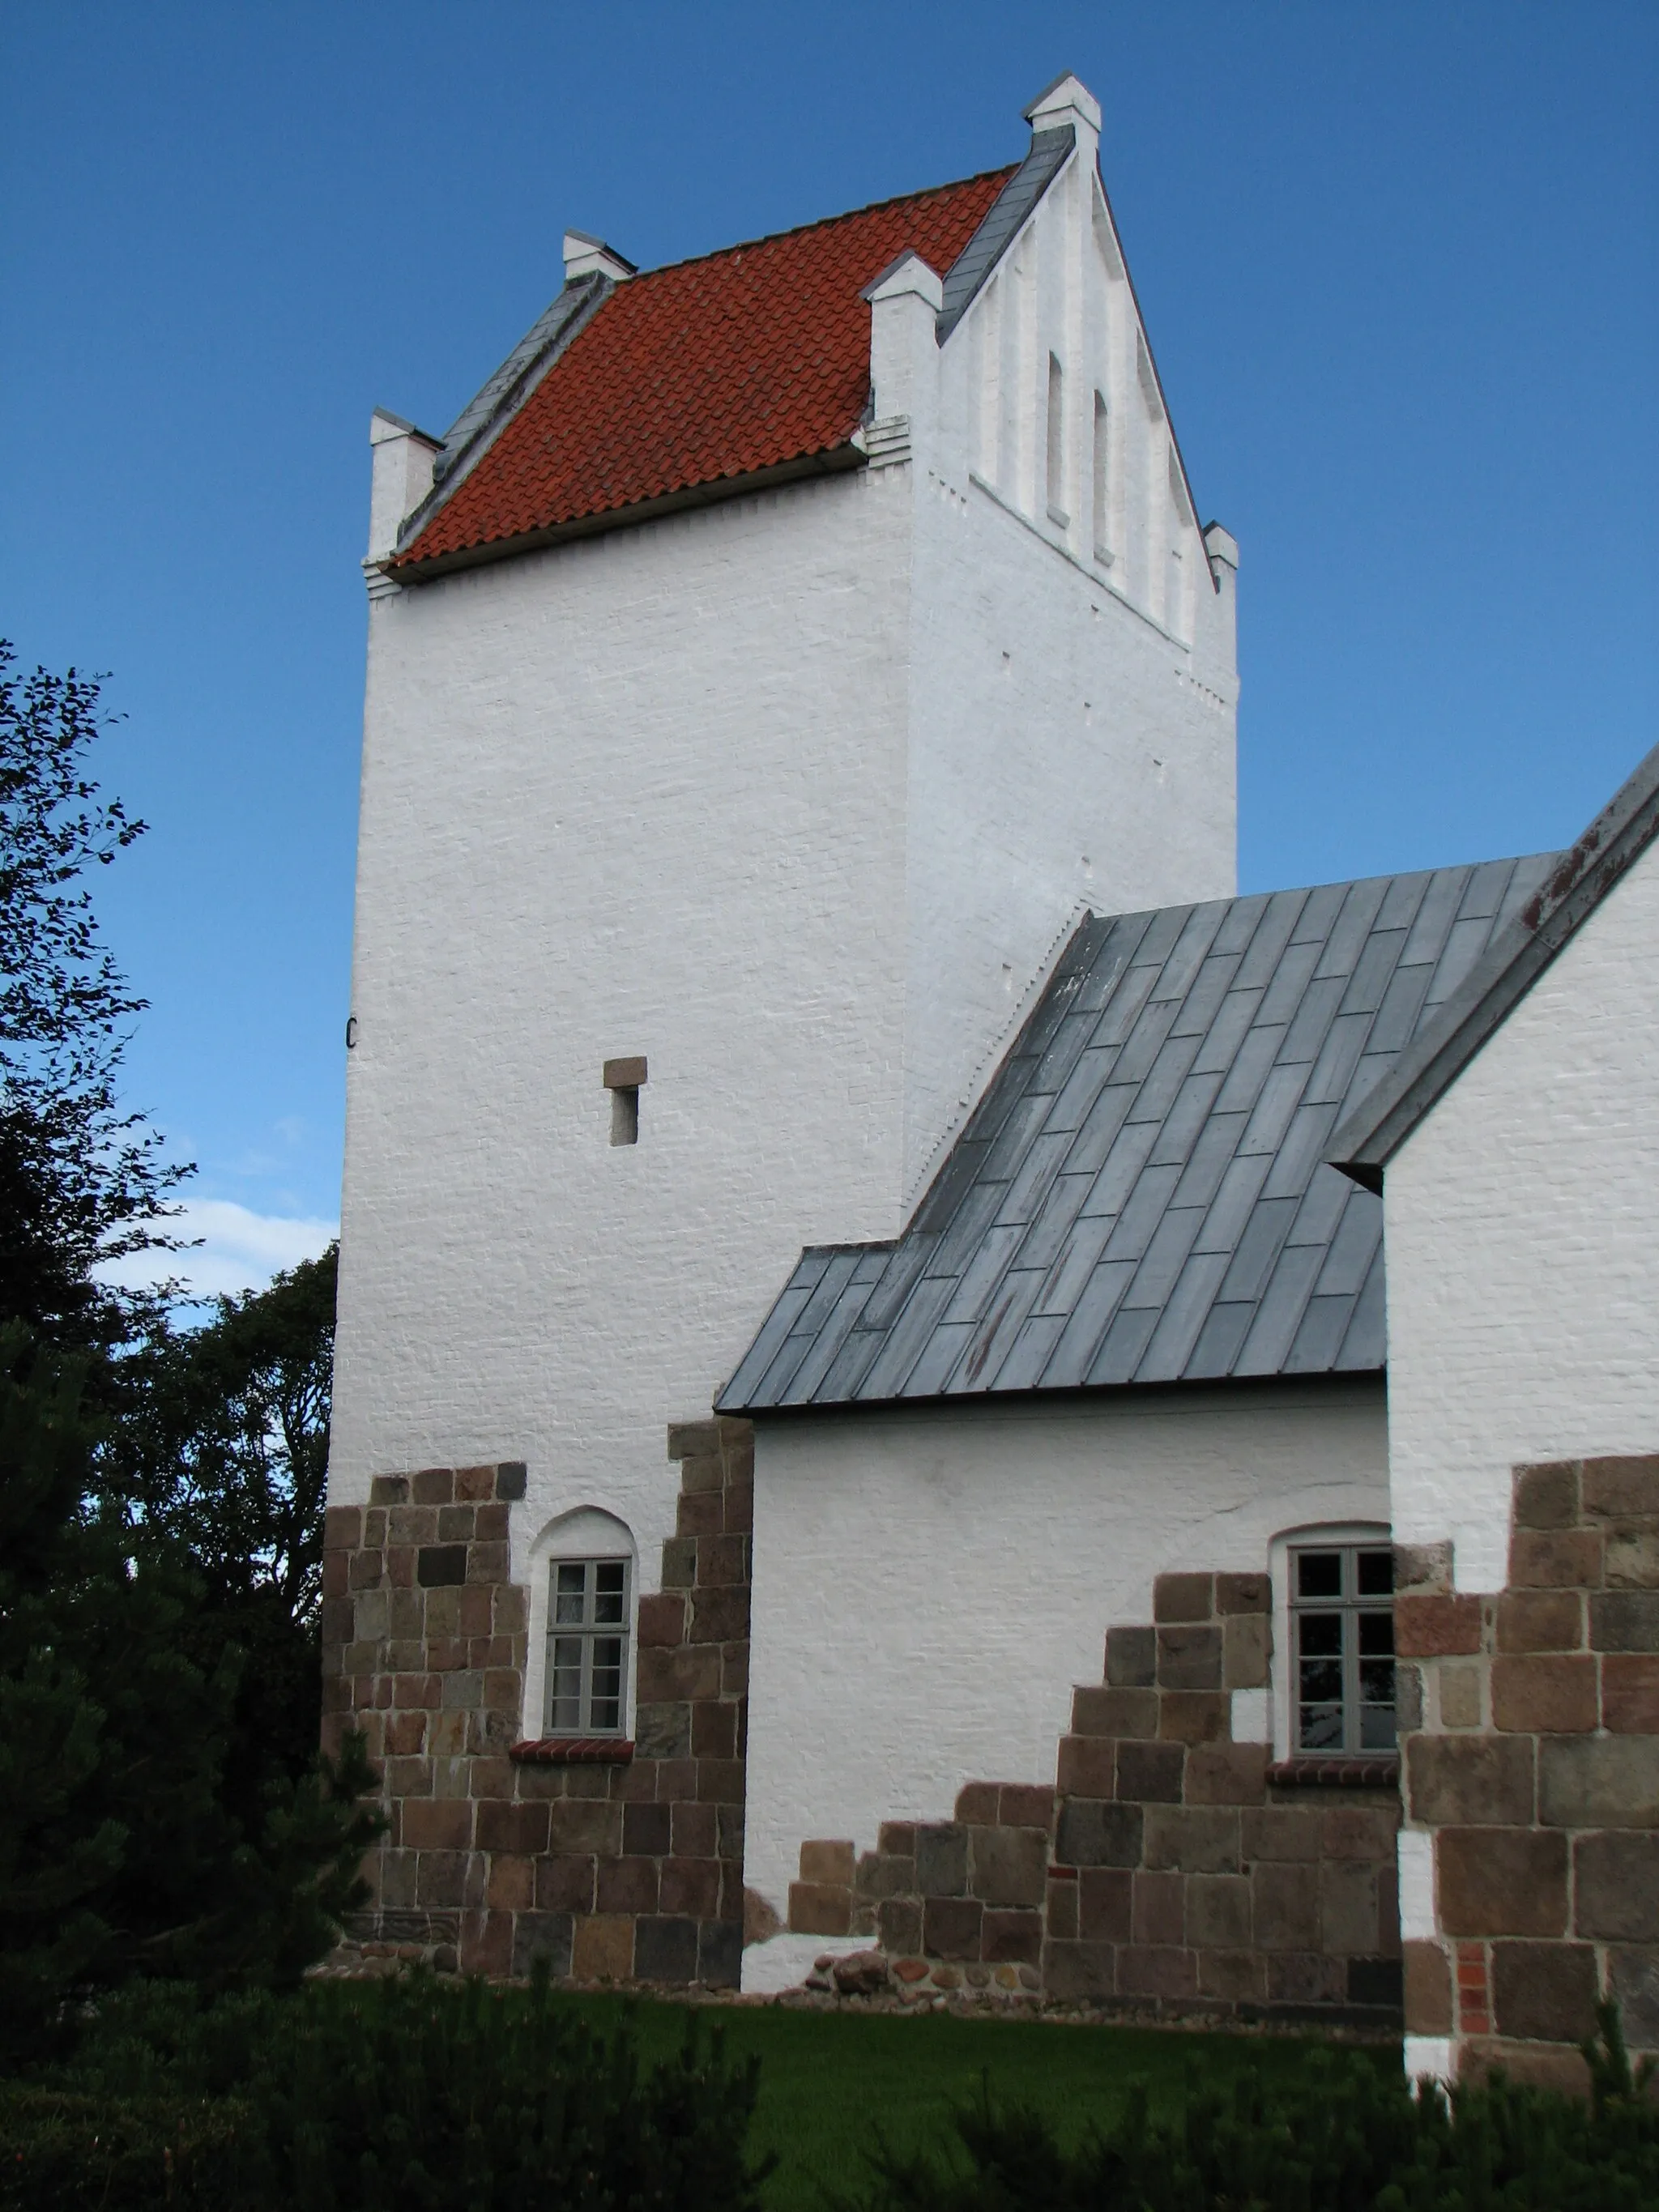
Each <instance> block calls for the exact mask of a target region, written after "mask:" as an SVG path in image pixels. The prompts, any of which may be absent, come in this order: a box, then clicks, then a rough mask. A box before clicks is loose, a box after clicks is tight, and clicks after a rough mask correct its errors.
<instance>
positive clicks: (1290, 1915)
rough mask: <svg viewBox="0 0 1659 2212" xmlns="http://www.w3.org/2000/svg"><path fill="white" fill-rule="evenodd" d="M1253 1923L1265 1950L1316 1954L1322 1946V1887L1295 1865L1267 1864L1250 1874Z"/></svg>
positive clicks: (1259, 1941) (1256, 1935)
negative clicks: (1320, 1917)
mask: <svg viewBox="0 0 1659 2212" xmlns="http://www.w3.org/2000/svg"><path fill="white" fill-rule="evenodd" d="M1250 1882H1251V1887H1252V1888H1253V1890H1254V1892H1255V1896H1254V1900H1253V1905H1252V1914H1251V1924H1252V1926H1253V1927H1254V1928H1255V1942H1256V1948H1257V1949H1258V1950H1261V1951H1314V1950H1316V1949H1317V1948H1318V1944H1319V1884H1318V1883H1317V1881H1310V1880H1309V1878H1308V1875H1307V1873H1306V1871H1305V1870H1304V1869H1303V1868H1302V1867H1300V1866H1297V1865H1294V1864H1288V1865H1279V1864H1273V1863H1262V1864H1260V1865H1257V1866H1256V1867H1255V1868H1254V1869H1252V1871H1251V1875H1250Z"/></svg>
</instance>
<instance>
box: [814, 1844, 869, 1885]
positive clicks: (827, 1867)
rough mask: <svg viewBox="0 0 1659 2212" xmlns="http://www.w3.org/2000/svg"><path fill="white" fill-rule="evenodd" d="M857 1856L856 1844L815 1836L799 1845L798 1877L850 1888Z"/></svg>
mask: <svg viewBox="0 0 1659 2212" xmlns="http://www.w3.org/2000/svg"><path fill="white" fill-rule="evenodd" d="M857 1856H858V1849H857V1846H856V1844H850V1843H847V1842H844V1841H842V1840H840V1839H836V1840H834V1841H831V1840H829V1839H828V1838H821V1837H815V1838H813V1839H812V1840H811V1842H809V1843H805V1844H802V1845H801V1847H800V1878H801V1880H802V1881H811V1882H829V1883H830V1884H832V1885H833V1886H834V1887H836V1888H838V1889H850V1888H851V1887H852V1886H853V1869H854V1860H855V1859H856V1857H857Z"/></svg>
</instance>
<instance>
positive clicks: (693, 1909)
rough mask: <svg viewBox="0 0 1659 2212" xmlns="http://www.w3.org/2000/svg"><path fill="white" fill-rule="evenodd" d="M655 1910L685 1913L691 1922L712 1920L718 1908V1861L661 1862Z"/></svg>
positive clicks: (667, 1860) (677, 1860)
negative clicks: (656, 1908)
mask: <svg viewBox="0 0 1659 2212" xmlns="http://www.w3.org/2000/svg"><path fill="white" fill-rule="evenodd" d="M658 1905H659V1910H660V1911H664V1912H671V1913H685V1914H689V1915H690V1917H691V1918H692V1919H693V1920H712V1919H714V1917H716V1915H717V1914H718V1913H719V1911H720V1861H719V1860H718V1859H665V1860H664V1861H663V1863H662V1869H661V1881H660V1884H659V1891H658Z"/></svg>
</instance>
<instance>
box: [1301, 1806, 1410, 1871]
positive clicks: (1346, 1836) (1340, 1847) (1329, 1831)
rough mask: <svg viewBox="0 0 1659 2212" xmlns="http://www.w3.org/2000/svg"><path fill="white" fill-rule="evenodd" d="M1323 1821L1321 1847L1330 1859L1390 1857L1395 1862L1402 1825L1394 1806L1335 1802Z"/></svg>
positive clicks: (1322, 1818) (1390, 1862) (1323, 1813)
mask: <svg viewBox="0 0 1659 2212" xmlns="http://www.w3.org/2000/svg"><path fill="white" fill-rule="evenodd" d="M1320 1821H1321V1835H1320V1848H1321V1850H1322V1851H1323V1853H1324V1855H1325V1857H1327V1858H1328V1859H1371V1860H1375V1861H1377V1862H1381V1861H1383V1860H1385V1859H1386V1860H1387V1861H1388V1862H1389V1864H1390V1865H1392V1863H1393V1862H1394V1855H1395V1832H1396V1830H1397V1829H1398V1828H1399V1826H1400V1815H1399V1814H1398V1812H1397V1811H1396V1810H1395V1808H1393V1807H1392V1806H1389V1807H1388V1808H1383V1806H1380V1805H1331V1806H1328V1807H1327V1808H1325V1810H1324V1811H1323V1812H1322V1814H1321V1815H1320Z"/></svg>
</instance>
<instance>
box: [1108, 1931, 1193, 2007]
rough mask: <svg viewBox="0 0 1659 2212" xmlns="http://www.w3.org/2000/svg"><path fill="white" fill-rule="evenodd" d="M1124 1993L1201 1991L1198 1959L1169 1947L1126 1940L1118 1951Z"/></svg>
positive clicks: (1119, 1982) (1166, 1994)
mask: <svg viewBox="0 0 1659 2212" xmlns="http://www.w3.org/2000/svg"><path fill="white" fill-rule="evenodd" d="M1117 1987H1118V1994H1119V1995H1120V1996H1126V1997H1132V1996H1142V1997H1189V1996H1196V1995H1197V1993H1198V1958H1197V1954H1196V1953H1195V1952H1192V1951H1184V1950H1176V1949H1173V1948H1169V1947H1167V1946H1163V1945H1159V1946H1157V1947H1153V1946H1151V1945H1147V1944H1143V1943H1126V1944H1125V1945H1124V1946H1123V1948H1122V1949H1121V1951H1120V1952H1119V1953H1118V1954H1117Z"/></svg>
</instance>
